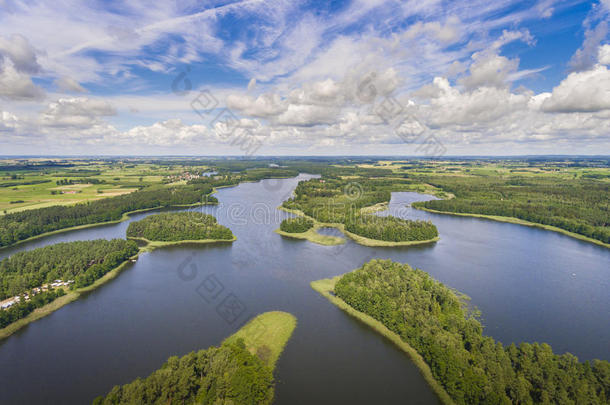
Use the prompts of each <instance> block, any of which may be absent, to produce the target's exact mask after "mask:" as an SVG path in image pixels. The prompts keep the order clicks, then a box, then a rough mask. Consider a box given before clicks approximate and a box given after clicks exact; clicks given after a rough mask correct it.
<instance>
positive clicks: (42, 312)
mask: <svg viewBox="0 0 610 405" xmlns="http://www.w3.org/2000/svg"><path fill="white" fill-rule="evenodd" d="M142 252H143V251H142V250H141V249H140V251H139V252H138V253H136V254H135V255H133V256H131V257H130V258H129V259H127V260H125V261H124V262H122V263H121V264H119V265H118V266H117V267H115V268H114V269H112V270H110V271H109V272H108V273H106V274H104V276H102V277H100V278H98V279H97V280H95V282H94V283H93V284H91V285H88V286H86V287H81V288H78V289H75V290H68V291H67V292H66V295H64V296H62V297H59V298H57V299H55V300H53V301H51V302H49V303H48V304H46V305H44V306H42V307H40V308H36V309H35V310H34V311H33V312H31V313H29V314H28V315H27V316H26V317H25V318H21V319H18V320H16V321H15V322H13V323H11V324H10V325H7V326H6V327H4V328H3V329H0V342H1V341H2V340H4V339H6V338H8V337H9V336H11V335H12V334H13V333H15V332H17V331H19V330H20V329H22V328H23V327H25V326H27V325H29V324H30V323H32V322H34V321H37V320H39V319H41V318H44V317H45V316H47V315H51V314H52V313H53V312H55V311H57V310H58V309H60V308H62V307H63V306H65V305H68V304H69V303H71V302H73V301H76V300H77V299H79V298H80V296H81V295H82V294H85V293H88V292H90V291H93V290H95V289H97V288H99V287H101V286H102V285H104V284H106V283H107V282H109V281H110V280H113V279H114V278H116V277H117V276H118V275H119V274H120V273H121V272H122V271H123V269H124V268H125V267H126V266H127V265H128V264H129V263H131V262H132V260H137V258H138V256H139V255H140V253H142Z"/></svg>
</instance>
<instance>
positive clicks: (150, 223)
mask: <svg viewBox="0 0 610 405" xmlns="http://www.w3.org/2000/svg"><path fill="white" fill-rule="evenodd" d="M127 236H128V237H132V238H144V239H148V240H151V241H164V242H175V241H181V240H201V239H222V240H232V239H233V232H231V230H230V229H229V228H227V227H225V226H222V225H220V224H218V223H217V222H216V218H214V217H213V216H212V215H208V214H203V213H201V212H193V211H187V212H173V213H163V214H155V215H149V216H147V217H146V218H144V219H142V220H140V221H137V222H132V223H130V224H129V227H128V228H127Z"/></svg>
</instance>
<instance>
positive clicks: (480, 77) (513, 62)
mask: <svg viewBox="0 0 610 405" xmlns="http://www.w3.org/2000/svg"><path fill="white" fill-rule="evenodd" d="M472 60H473V62H472V64H471V65H470V69H469V71H470V74H469V75H468V76H466V77H464V78H462V79H460V80H459V82H460V84H462V85H463V86H464V87H466V88H467V89H476V88H478V87H482V86H486V87H496V88H503V87H506V85H507V81H508V79H509V76H510V75H511V74H514V73H515V72H516V71H517V69H518V68H519V59H508V58H507V57H505V56H500V55H497V54H492V53H489V52H483V53H475V54H474V55H472Z"/></svg>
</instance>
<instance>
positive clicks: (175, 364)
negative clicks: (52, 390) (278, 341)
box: [93, 339, 273, 405]
mask: <svg viewBox="0 0 610 405" xmlns="http://www.w3.org/2000/svg"><path fill="white" fill-rule="evenodd" d="M272 400H273V373H272V372H271V369H270V368H269V367H267V366H265V365H264V364H263V362H262V361H261V360H260V359H259V358H258V357H257V356H256V355H253V354H251V353H250V352H249V351H248V350H247V349H246V346H245V344H244V342H243V340H242V339H238V340H236V341H230V342H225V343H223V344H222V345H221V346H220V347H210V348H209V349H207V350H201V351H199V352H191V353H189V354H187V355H186V356H184V357H181V358H178V357H175V356H174V357H170V358H169V359H168V361H167V363H165V364H164V365H163V367H161V369H159V370H157V371H155V372H154V373H152V374H151V375H150V376H148V377H147V378H145V379H140V378H138V379H136V380H135V381H134V382H132V383H130V384H127V385H123V386H115V387H114V388H113V389H112V390H111V391H110V393H108V395H107V396H106V397H98V398H96V399H95V400H94V401H93V404H96V405H102V404H108V405H110V404H204V405H207V404H209V405H221V404H227V405H229V404H240V405H258V404H261V405H264V404H270V403H271V401H272Z"/></svg>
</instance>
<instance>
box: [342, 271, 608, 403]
mask: <svg viewBox="0 0 610 405" xmlns="http://www.w3.org/2000/svg"><path fill="white" fill-rule="evenodd" d="M334 293H335V294H336V295H337V296H338V297H339V298H341V299H343V300H344V301H345V302H346V303H347V304H349V305H350V306H352V307H353V308H354V309H356V310H358V311H361V312H364V313H366V314H368V315H370V316H372V317H373V318H375V319H377V320H378V321H380V322H382V323H383V324H384V325H385V326H386V327H388V328H389V329H390V330H392V331H393V332H395V333H397V334H398V335H399V336H400V337H401V339H402V340H404V341H405V342H407V343H408V344H409V345H411V346H412V347H413V348H414V349H415V350H417V352H418V353H420V354H421V356H422V357H423V359H424V360H425V361H426V363H427V364H428V365H429V366H430V369H431V371H432V374H433V375H434V377H435V378H436V380H437V381H439V383H440V384H441V385H442V386H443V387H444V388H445V390H446V391H447V393H448V394H449V395H450V396H451V397H452V398H453V399H454V400H455V402H457V403H459V404H510V403H515V404H528V403H541V404H542V403H558V404H606V403H608V402H609V401H610V363H609V362H607V361H600V360H594V361H593V362H591V363H590V362H584V363H580V362H578V359H577V358H576V357H575V356H573V355H571V354H569V353H566V354H562V355H558V354H554V353H553V351H552V350H551V347H550V346H549V345H547V344H544V343H543V344H539V343H533V344H529V343H521V344H520V345H518V346H517V345H515V344H511V345H510V346H508V347H504V346H503V345H502V344H501V343H500V342H496V341H494V339H493V338H491V337H487V336H484V335H483V333H482V332H483V327H482V325H481V323H480V322H479V321H478V319H476V317H475V316H474V315H473V313H472V312H469V311H468V309H467V307H466V305H465V304H464V302H463V300H461V299H460V297H459V296H458V295H457V294H456V293H455V292H453V291H452V290H451V289H449V288H448V287H446V286H444V285H443V284H441V283H439V282H438V281H436V280H434V279H432V278H431V277H430V276H429V275H428V274H427V273H425V272H423V271H421V270H413V269H411V268H410V267H409V266H408V265H406V264H400V263H395V262H392V261H390V260H372V261H370V262H369V263H366V264H365V265H364V266H363V267H362V268H360V269H358V270H356V271H354V272H352V273H348V274H346V275H344V276H343V277H342V278H341V279H340V280H339V281H338V282H337V284H336V285H335V289H334Z"/></svg>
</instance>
